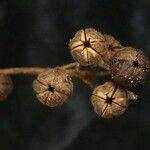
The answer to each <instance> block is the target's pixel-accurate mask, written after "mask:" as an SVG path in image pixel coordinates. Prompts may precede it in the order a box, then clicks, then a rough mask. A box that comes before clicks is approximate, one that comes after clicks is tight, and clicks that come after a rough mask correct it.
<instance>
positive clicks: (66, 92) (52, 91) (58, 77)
mask: <svg viewBox="0 0 150 150" xmlns="http://www.w3.org/2000/svg"><path fill="white" fill-rule="evenodd" d="M33 89H34V91H35V93H36V96H37V98H38V100H39V101H40V102H42V103H43V104H45V105H47V106H49V107H55V106H59V105H62V104H63V103H64V102H66V100H67V98H68V97H69V96H70V95H71V93H72V91H73V84H72V82H71V78H70V76H69V75H68V74H67V73H66V71H65V70H62V69H60V68H55V69H47V70H46V71H44V72H42V73H41V74H39V75H38V77H37V79H36V80H34V82H33Z"/></svg>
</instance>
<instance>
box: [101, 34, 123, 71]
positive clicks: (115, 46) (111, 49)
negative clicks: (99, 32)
mask: <svg viewBox="0 0 150 150" xmlns="http://www.w3.org/2000/svg"><path fill="white" fill-rule="evenodd" d="M104 37H105V39H106V42H107V44H108V49H107V50H106V54H105V55H104V61H105V64H106V68H108V69H109V65H110V61H111V59H112V58H113V56H114V54H115V53H116V52H118V51H119V50H120V49H121V48H122V45H121V44H120V43H119V41H117V40H116V39H115V38H114V37H113V36H111V35H107V34H104Z"/></svg>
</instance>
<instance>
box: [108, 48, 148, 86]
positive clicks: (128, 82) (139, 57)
mask: <svg viewBox="0 0 150 150" xmlns="http://www.w3.org/2000/svg"><path fill="white" fill-rule="evenodd" d="M149 67H150V64H149V60H148V58H147V57H146V56H145V55H144V53H143V52H142V51H141V50H139V49H135V48H132V47H124V48H123V49H122V50H120V51H118V52H117V53H116V54H115V55H114V57H113V59H112V61H111V64H110V70H111V73H112V78H113V80H114V81H115V82H117V83H118V84H121V85H123V86H136V85H137V84H140V83H143V82H144V81H145V79H146V77H147V75H148V72H149Z"/></svg>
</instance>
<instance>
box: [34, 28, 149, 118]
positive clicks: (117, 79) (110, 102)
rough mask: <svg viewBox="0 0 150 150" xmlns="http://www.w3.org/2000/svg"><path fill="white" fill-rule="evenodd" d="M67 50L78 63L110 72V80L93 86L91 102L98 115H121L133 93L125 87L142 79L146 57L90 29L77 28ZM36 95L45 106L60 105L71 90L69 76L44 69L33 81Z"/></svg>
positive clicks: (103, 116) (110, 116)
mask: <svg viewBox="0 0 150 150" xmlns="http://www.w3.org/2000/svg"><path fill="white" fill-rule="evenodd" d="M69 50H70V53H71V55H72V57H73V58H74V60H75V61H76V62H78V63H79V64H80V66H85V67H86V66H88V67H92V68H93V67H100V68H103V69H106V70H108V71H109V72H110V75H111V77H112V81H108V82H105V83H104V84H102V85H99V86H97V87H96V88H94V90H93V93H92V96H91V103H92V105H93V107H94V111H95V112H96V113H97V114H98V115H99V116H101V117H102V118H107V119H109V118H112V117H114V116H119V115H121V114H123V113H124V112H125V110H126V108H127V106H128V103H129V100H132V99H133V100H135V99H137V95H135V94H134V93H133V92H131V91H129V90H127V89H126V87H128V86H136V85H138V84H141V83H143V82H145V79H146V77H147V76H148V72H149V66H150V64H149V59H148V58H147V57H146V56H145V55H144V53H143V52H142V51H141V50H139V49H136V48H133V47H124V46H122V45H121V44H120V42H119V41H117V40H116V39H115V38H114V37H112V36H110V35H106V34H102V33H100V32H98V31H96V30H95V29H93V28H87V29H82V30H79V31H78V32H77V33H76V34H75V36H74V37H73V38H72V39H71V40H70V42H69ZM33 89H34V91H35V92H36V96H37V98H38V99H39V100H40V102H42V103H43V104H45V105H48V106H50V107H55V106H59V105H62V104H63V103H64V102H66V100H67V99H68V97H69V96H70V95H71V93H72V91H73V83H72V81H71V77H70V75H69V74H68V73H67V72H66V71H65V69H62V68H53V69H48V70H46V71H44V72H43V73H41V74H40V75H39V76H38V77H37V79H36V80H35V81H34V82H33Z"/></svg>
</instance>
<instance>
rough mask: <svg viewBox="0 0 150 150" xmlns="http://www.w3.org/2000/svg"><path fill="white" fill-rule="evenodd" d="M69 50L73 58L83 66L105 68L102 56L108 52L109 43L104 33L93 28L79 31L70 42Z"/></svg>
mask: <svg viewBox="0 0 150 150" xmlns="http://www.w3.org/2000/svg"><path fill="white" fill-rule="evenodd" d="M69 49H70V52H71V55H72V57H73V58H74V60H75V61H77V62H78V63H79V64H80V65H82V66H98V65H100V66H101V67H104V66H103V64H104V61H103V59H102V56H103V55H104V53H105V52H106V49H107V43H106V42H105V38H104V36H103V35H102V33H100V32H97V31H96V30H95V29H93V28H87V29H82V30H80V31H78V32H77V33H76V34H75V36H74V38H73V39H71V40H70V43H69Z"/></svg>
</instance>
